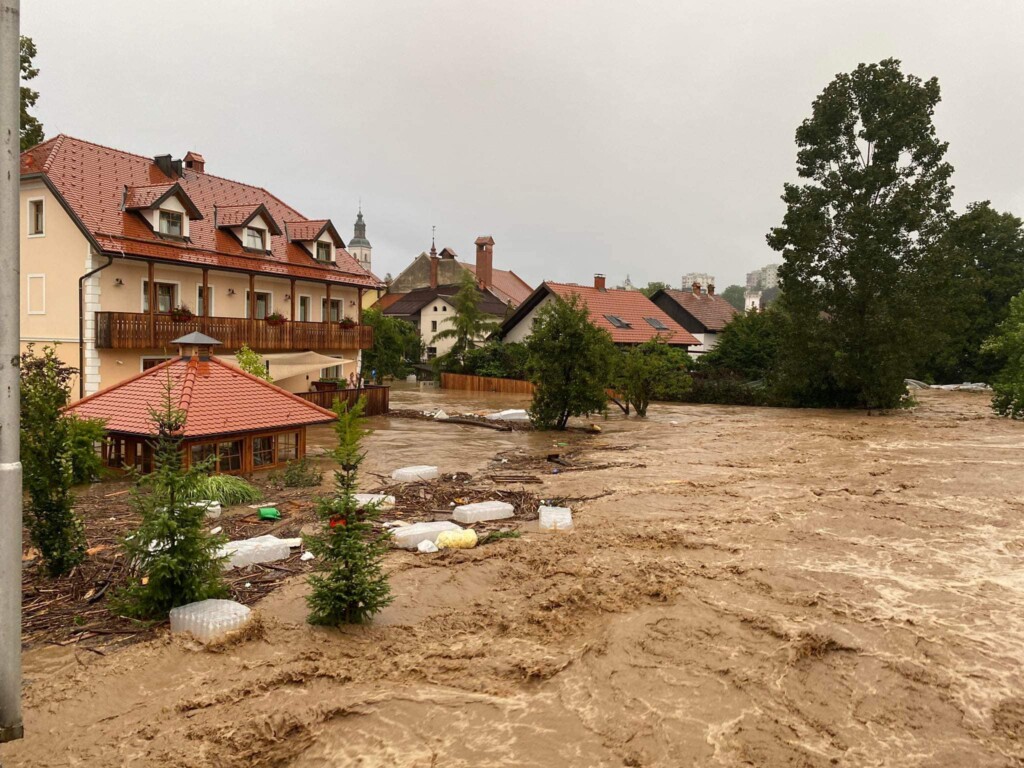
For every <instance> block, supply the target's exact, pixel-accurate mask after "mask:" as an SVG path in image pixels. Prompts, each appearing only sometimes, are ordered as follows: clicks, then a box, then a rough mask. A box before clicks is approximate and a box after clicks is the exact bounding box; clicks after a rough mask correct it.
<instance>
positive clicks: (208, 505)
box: [195, 499, 223, 519]
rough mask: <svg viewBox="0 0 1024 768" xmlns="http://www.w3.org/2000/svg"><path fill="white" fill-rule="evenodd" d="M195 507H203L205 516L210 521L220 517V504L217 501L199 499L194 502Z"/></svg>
mask: <svg viewBox="0 0 1024 768" xmlns="http://www.w3.org/2000/svg"><path fill="white" fill-rule="evenodd" d="M195 504H196V506H200V507H204V508H205V509H206V516H207V517H209V518H212V519H217V518H218V517H220V513H221V510H222V509H223V508H222V507H221V504H220V502H219V501H211V500H210V499H200V500H199V501H197V502H195Z"/></svg>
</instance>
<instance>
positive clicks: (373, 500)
mask: <svg viewBox="0 0 1024 768" xmlns="http://www.w3.org/2000/svg"><path fill="white" fill-rule="evenodd" d="M356 504H357V505H358V506H359V507H365V506H366V505H367V504H376V505H377V509H378V510H379V511H381V512H385V511H387V510H389V509H394V506H395V497H394V496H385V495H384V494H383V493H357V494H356Z"/></svg>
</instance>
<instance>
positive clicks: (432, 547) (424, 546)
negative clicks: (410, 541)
mask: <svg viewBox="0 0 1024 768" xmlns="http://www.w3.org/2000/svg"><path fill="white" fill-rule="evenodd" d="M438 535H440V534H438ZM416 549H417V550H419V551H420V552H423V553H424V554H428V555H429V554H430V553H431V552H439V551H440V550H439V549H438V548H437V544H435V543H434V542H432V541H431V540H430V539H424V540H423V541H421V542H420V543H419V544H417V545H416Z"/></svg>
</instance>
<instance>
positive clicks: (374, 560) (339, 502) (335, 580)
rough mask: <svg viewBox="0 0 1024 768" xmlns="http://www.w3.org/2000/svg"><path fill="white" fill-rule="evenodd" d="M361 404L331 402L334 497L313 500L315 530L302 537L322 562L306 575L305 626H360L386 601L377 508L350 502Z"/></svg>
mask: <svg viewBox="0 0 1024 768" xmlns="http://www.w3.org/2000/svg"><path fill="white" fill-rule="evenodd" d="M365 406H366V398H360V399H359V402H358V403H356V405H355V406H354V407H353V408H349V407H348V403H342V402H341V401H340V400H336V401H335V403H334V412H335V413H336V414H337V415H338V420H337V421H336V422H335V423H334V432H335V434H336V435H337V436H338V446H337V448H335V449H334V458H335V460H336V461H337V462H338V466H339V469H337V470H335V472H334V485H335V495H334V496H333V497H332V498H321V499H319V500H318V501H317V510H316V511H317V517H319V519H320V522H321V529H320V532H319V533H317V534H315V535H312V536H307V537H306V539H305V540H306V546H307V548H308V549H309V551H310V552H312V553H313V554H314V555H316V556H317V558H318V559H319V562H320V563H321V564H322V565H321V570H319V571H318V572H317V573H314V574H313V575H311V576H310V577H309V584H310V586H311V587H312V591H311V592H310V594H309V597H307V598H306V599H307V602H308V603H309V622H310V623H311V624H325V625H329V626H339V625H341V624H357V623H361V622H364V621H367V620H368V619H370V618H372V617H373V615H374V614H375V613H377V612H378V611H379V610H381V609H382V608H384V607H385V606H386V605H387V604H388V603H390V602H391V600H392V597H391V588H390V587H389V586H388V579H387V576H386V574H385V573H384V571H383V569H382V567H381V563H382V561H383V559H384V555H385V553H386V552H387V550H388V539H389V534H388V533H386V532H383V531H382V532H378V531H376V530H375V529H374V522H375V521H376V520H377V519H378V517H379V516H380V512H379V511H378V509H377V505H373V504H370V505H367V506H364V507H360V506H359V505H358V504H357V503H356V498H355V493H356V482H357V475H358V472H359V465H360V464H362V462H363V458H364V457H365V455H366V454H365V453H363V452H362V450H361V449H360V442H361V441H362V439H363V437H364V435H366V430H365V429H364V428H363V421H364V419H363V416H362V414H363V408H364V407H365Z"/></svg>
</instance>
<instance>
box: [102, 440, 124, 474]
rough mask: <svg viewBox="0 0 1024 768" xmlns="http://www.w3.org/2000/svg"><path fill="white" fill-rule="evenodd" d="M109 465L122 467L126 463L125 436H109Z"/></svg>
mask: <svg viewBox="0 0 1024 768" xmlns="http://www.w3.org/2000/svg"><path fill="white" fill-rule="evenodd" d="M106 464H107V466H108V467H116V468H118V469H120V468H121V465H122V464H124V438H123V437H108V438H107V461H106Z"/></svg>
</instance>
